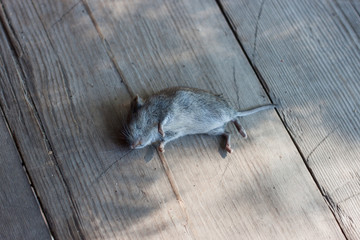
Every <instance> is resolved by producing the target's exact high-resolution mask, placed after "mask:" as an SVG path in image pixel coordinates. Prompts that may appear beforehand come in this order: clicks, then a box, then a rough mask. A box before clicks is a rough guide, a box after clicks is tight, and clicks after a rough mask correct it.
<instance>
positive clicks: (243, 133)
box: [232, 119, 247, 138]
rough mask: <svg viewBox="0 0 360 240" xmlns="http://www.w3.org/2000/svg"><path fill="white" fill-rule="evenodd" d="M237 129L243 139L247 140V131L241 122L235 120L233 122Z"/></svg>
mask: <svg viewBox="0 0 360 240" xmlns="http://www.w3.org/2000/svg"><path fill="white" fill-rule="evenodd" d="M232 122H233V123H234V125H235V127H236V129H237V130H238V132H239V133H240V134H241V136H243V138H247V134H246V131H245V129H244V128H243V127H242V126H241V125H240V122H239V120H237V119H235V120H233V121H232Z"/></svg>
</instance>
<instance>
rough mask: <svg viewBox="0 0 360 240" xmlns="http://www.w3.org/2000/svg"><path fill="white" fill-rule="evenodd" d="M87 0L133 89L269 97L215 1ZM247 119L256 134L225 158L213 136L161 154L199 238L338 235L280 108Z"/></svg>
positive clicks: (249, 102) (248, 101)
mask: <svg viewBox="0 0 360 240" xmlns="http://www.w3.org/2000/svg"><path fill="white" fill-rule="evenodd" d="M86 2H87V3H88V5H89V9H88V11H89V14H90V16H92V19H93V22H94V25H95V26H96V28H97V29H98V31H99V34H100V36H102V38H103V39H104V40H103V41H104V42H105V44H108V45H109V48H110V49H111V53H112V54H113V55H114V58H115V60H116V64H117V65H118V66H119V69H121V70H122V73H123V75H124V79H125V80H126V82H128V83H129V87H130V88H131V89H133V90H132V91H133V92H137V93H141V94H144V95H148V94H151V93H153V92H154V91H156V90H158V89H161V88H164V87H165V86H175V85H186V86H196V87H201V88H207V89H210V90H212V91H216V92H222V93H224V95H225V96H226V97H228V98H229V99H231V101H232V102H233V103H236V102H237V103H238V104H239V105H241V106H242V107H243V108H246V107H249V106H254V105H258V104H261V103H266V102H267V100H266V97H264V95H265V93H264V92H263V90H262V88H261V86H260V85H259V83H258V81H257V79H256V77H255V75H254V73H253V71H252V69H251V67H250V66H249V64H248V63H247V60H246V58H245V57H244V55H243V53H242V52H241V49H240V48H239V47H238V45H237V43H236V41H235V39H234V38H233V36H232V35H231V31H230V29H229V28H227V26H226V23H225V21H224V19H223V16H222V15H221V14H220V11H219V9H218V8H217V6H216V4H215V3H213V2H210V1H171V2H169V1H152V2H151V3H148V2H145V1H132V2H128V1H117V2H113V1H101V2H100V1H86ZM234 75H235V77H234ZM234 78H235V79H234ZM130 80H131V81H130ZM238 86H241V87H238ZM240 99H241V100H240ZM235 105H237V104H235ZM244 124H245V125H246V126H247V128H248V129H249V135H250V139H249V140H248V141H246V142H245V143H242V141H241V140H239V139H238V138H236V137H234V146H236V147H235V154H233V155H231V156H228V158H227V159H226V160H223V159H222V158H221V156H220V154H219V153H218V152H217V151H218V144H219V143H218V141H216V140H214V138H211V137H208V138H207V137H186V138H185V139H182V140H179V141H176V142H173V143H170V144H169V146H167V147H168V149H167V150H166V153H165V157H163V158H162V161H163V162H164V164H165V169H166V170H167V172H168V174H169V180H170V181H171V182H173V180H174V182H173V185H172V187H173V189H174V192H175V194H176V195H177V198H178V201H179V205H181V206H182V207H183V209H184V212H185V213H186V215H187V221H186V227H187V229H188V230H189V231H190V232H191V233H192V236H193V238H199V239H205V238H215V239H227V238H247V239H269V238H271V237H274V238H277V239H281V238H283V239H290V238H291V239H293V238H309V239H311V238H319V237H320V238H333V239H341V238H342V234H341V232H340V229H339V227H338V226H337V224H336V222H335V221H334V219H333V217H332V215H331V214H330V211H329V210H328V209H327V207H326V206H325V204H324V202H323V200H322V199H321V196H320V195H319V193H318V191H317V189H316V186H315V184H314V183H313V181H312V179H311V177H310V175H309V174H308V172H307V170H306V169H305V167H304V166H303V162H302V160H301V158H300V156H299V155H298V153H297V151H296V149H295V147H294V146H293V145H292V144H291V141H290V139H289V137H288V135H287V133H286V131H285V130H284V128H283V125H282V123H281V122H280V121H279V119H278V118H277V117H276V115H275V114H271V113H267V114H265V113H264V114H262V115H258V116H254V117H251V118H249V119H245V120H244ZM279 146H280V147H279ZM274 149H276V150H274ZM144 151H145V150H144ZM143 154H144V153H143ZM167 166H168V167H169V169H167ZM295 199H296V201H294V200H295ZM274 222H276V224H271V223H274Z"/></svg>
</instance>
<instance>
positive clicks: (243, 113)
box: [236, 104, 276, 117]
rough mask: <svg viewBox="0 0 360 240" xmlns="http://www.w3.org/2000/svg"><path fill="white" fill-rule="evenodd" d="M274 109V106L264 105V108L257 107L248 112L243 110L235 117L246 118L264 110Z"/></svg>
mask: <svg viewBox="0 0 360 240" xmlns="http://www.w3.org/2000/svg"><path fill="white" fill-rule="evenodd" d="M275 107H276V105H275V104H269V105H265V106H261V107H257V108H252V109H249V110H245V111H240V112H237V113H236V117H244V116H248V115H251V114H253V113H257V112H260V111H264V110H268V109H274V108H275Z"/></svg>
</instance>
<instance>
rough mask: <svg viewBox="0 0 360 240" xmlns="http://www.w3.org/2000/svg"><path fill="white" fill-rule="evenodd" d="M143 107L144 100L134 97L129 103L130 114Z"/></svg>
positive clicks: (137, 96)
mask: <svg viewBox="0 0 360 240" xmlns="http://www.w3.org/2000/svg"><path fill="white" fill-rule="evenodd" d="M142 105H144V100H143V99H142V98H141V97H139V95H136V97H135V98H134V99H133V100H132V102H131V110H132V112H136V111H137V110H138V109H139V108H141V106H142Z"/></svg>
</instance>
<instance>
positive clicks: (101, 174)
mask: <svg viewBox="0 0 360 240" xmlns="http://www.w3.org/2000/svg"><path fill="white" fill-rule="evenodd" d="M132 151H133V149H131V150H129V151H127V152H126V153H124V154H123V155H122V156H121V157H120V158H119V159H116V160H115V161H114V162H113V163H111V164H110V165H109V166H108V167H107V168H105V169H104V171H102V173H100V174H99V176H97V177H96V178H95V180H94V181H92V182H91V183H90V185H93V184H94V183H96V182H97V181H98V180H99V179H100V178H101V177H102V176H103V175H104V174H105V173H107V171H109V170H110V168H111V167H112V166H114V164H115V163H117V162H119V161H120V160H121V159H123V158H124V157H126V155H128V154H129V153H130V152H132Z"/></svg>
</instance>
